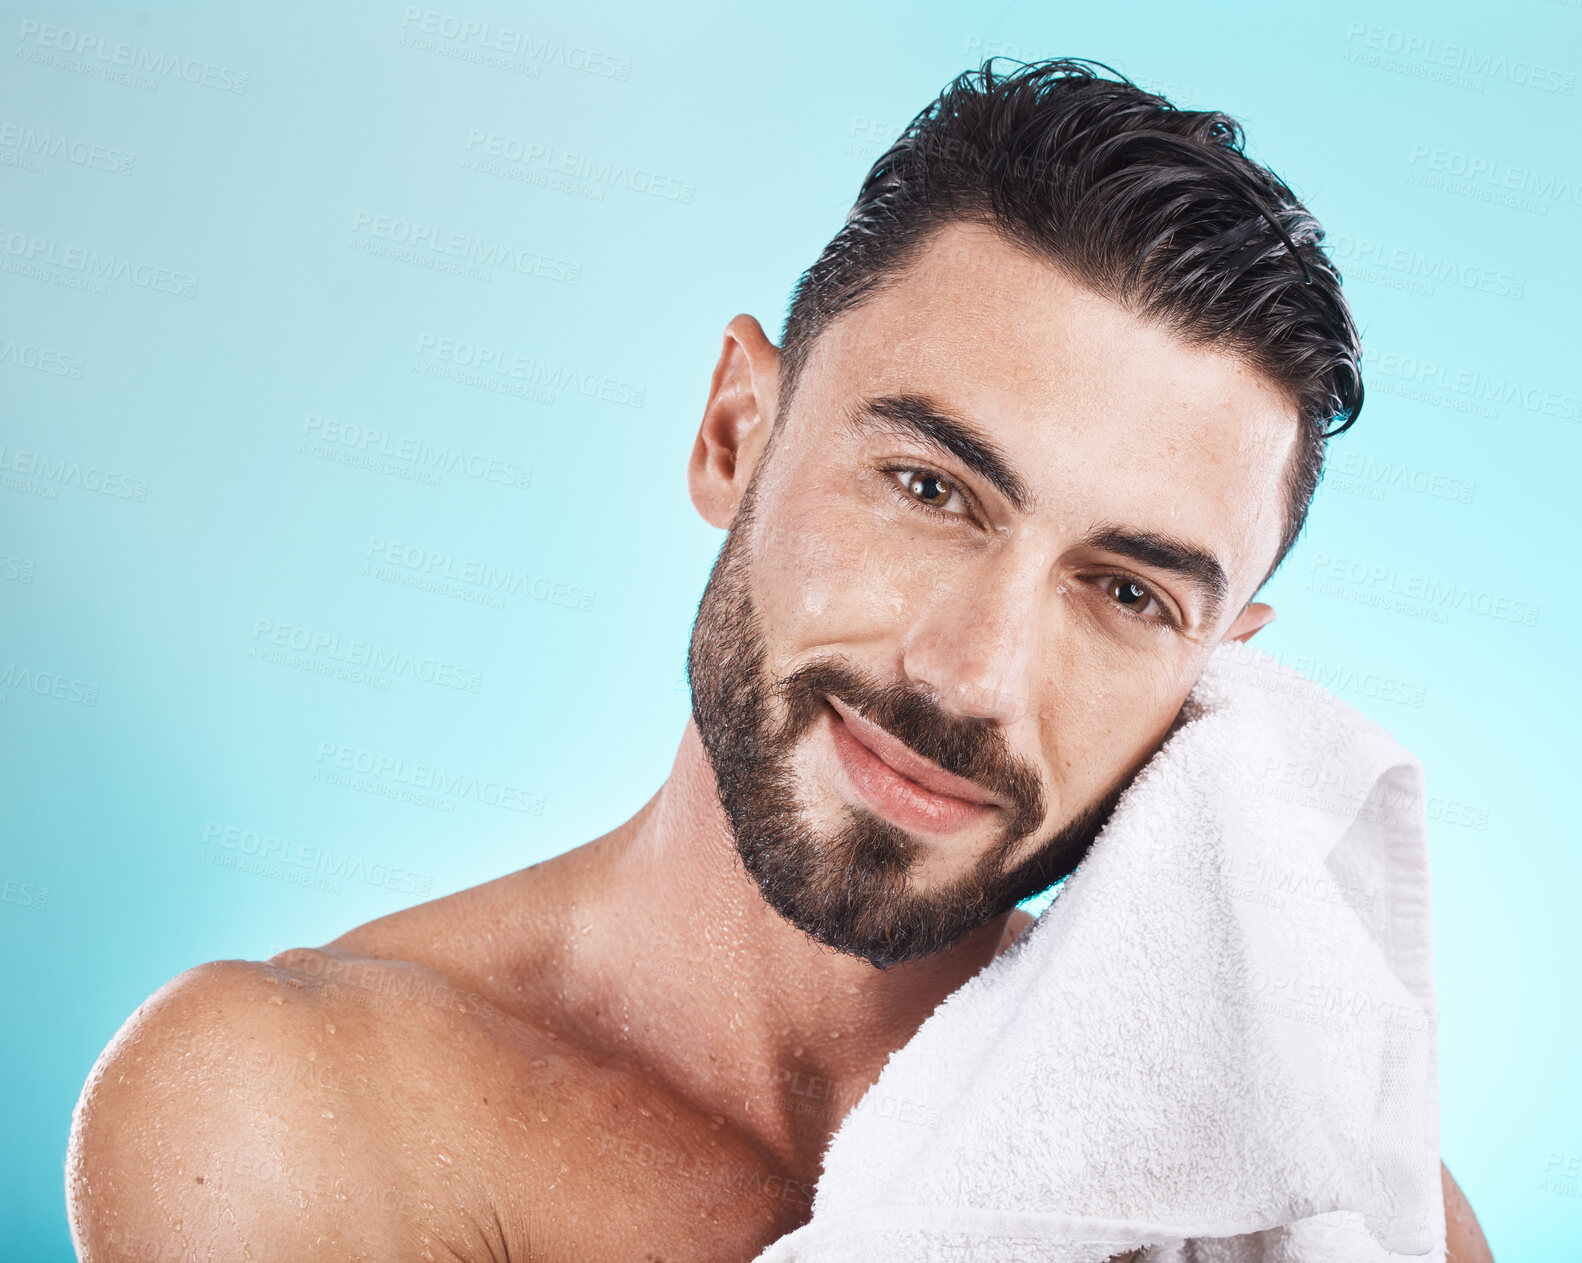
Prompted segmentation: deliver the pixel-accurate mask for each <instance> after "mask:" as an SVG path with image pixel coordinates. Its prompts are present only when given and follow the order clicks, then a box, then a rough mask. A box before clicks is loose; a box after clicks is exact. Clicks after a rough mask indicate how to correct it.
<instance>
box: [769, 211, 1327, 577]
mask: <svg viewBox="0 0 1582 1263" xmlns="http://www.w3.org/2000/svg"><path fill="white" fill-rule="evenodd" d="M804 387H805V388H806V389H807V391H808V394H807V396H806V398H807V399H808V403H809V408H808V409H803V408H801V407H800V406H798V407H794V409H793V411H798V412H804V413H809V412H811V413H815V414H818V415H816V416H811V417H809V422H810V423H811V424H813V425H816V426H817V427H818V428H819V429H821V430H822V429H823V428H824V427H825V426H827V425H830V424H833V422H834V420H835V413H834V411H832V410H839V409H842V408H843V407H844V406H846V405H847V404H849V403H851V402H854V401H856V400H858V399H861V398H872V397H877V396H881V395H887V394H900V393H910V394H923V395H927V396H929V397H930V398H931V399H933V400H934V401H935V402H937V403H939V404H941V405H943V406H945V407H947V408H948V409H949V410H950V411H952V412H955V413H957V414H959V415H960V416H962V417H964V418H965V419H967V420H968V421H970V422H971V423H972V424H973V425H975V426H976V427H977V428H979V429H981V430H982V431H983V432H984V433H985V434H986V435H988V436H989V437H991V438H992V439H993V440H994V442H995V443H996V444H997V445H998V446H999V447H1000V448H1001V450H1002V451H1004V452H1005V453H1006V455H1007V457H1008V459H1009V461H1010V462H1011V464H1012V465H1013V467H1014V469H1015V470H1016V472H1017V473H1018V474H1019V475H1020V476H1021V477H1022V478H1023V480H1024V481H1025V482H1027V484H1028V485H1029V486H1030V488H1031V489H1032V492H1033V495H1034V497H1035V508H1034V514H1033V517H1034V518H1035V519H1039V518H1041V519H1044V520H1047V521H1049V522H1051V523H1052V524H1055V525H1059V526H1060V527H1061V528H1062V529H1067V528H1069V529H1071V530H1073V531H1080V530H1082V529H1085V528H1086V527H1088V526H1091V525H1093V524H1094V523H1095V522H1097V521H1106V522H1112V523H1118V524H1124V525H1128V526H1135V527H1139V528H1143V529H1155V530H1162V531H1167V532H1168V533H1170V534H1172V535H1178V536H1185V537H1188V538H1192V539H1194V540H1196V541H1198V542H1200V543H1202V544H1203V545H1205V546H1206V547H1208V548H1209V549H1210V550H1211V551H1213V552H1215V553H1216V555H1218V556H1219V557H1220V559H1221V561H1222V562H1224V564H1225V566H1226V569H1227V571H1228V572H1229V574H1230V576H1231V579H1232V589H1233V592H1235V593H1236V594H1237V595H1238V596H1241V595H1242V594H1241V592H1240V589H1239V586H1238V580H1239V579H1240V578H1242V577H1243V575H1242V573H1241V572H1246V574H1247V575H1249V576H1250V581H1251V582H1256V579H1258V578H1261V577H1262V575H1263V573H1264V570H1265V569H1267V567H1268V564H1269V563H1270V562H1271V561H1272V560H1273V557H1274V552H1275V549H1276V548H1277V547H1278V544H1279V539H1280V536H1281V533H1282V530H1283V527H1284V521H1285V513H1286V503H1285V493H1284V487H1283V475H1284V472H1285V469H1286V466H1287V462H1288V461H1289V459H1290V457H1291V454H1292V452H1293V450H1294V448H1295V445H1296V440H1297V435H1298V430H1297V412H1296V409H1295V407H1294V405H1293V404H1292V403H1291V401H1290V400H1289V399H1288V398H1287V396H1286V395H1285V394H1284V393H1283V392H1282V391H1281V390H1280V389H1279V388H1278V387H1276V386H1275V385H1274V384H1273V383H1271V382H1269V381H1268V380H1267V379H1265V378H1264V377H1263V376H1261V375H1260V374H1259V373H1257V372H1256V370H1254V369H1253V368H1251V367H1250V366H1249V365H1247V364H1245V363H1244V362H1243V361H1242V360H1240V359H1239V358H1237V357H1235V356H1233V355H1229V354H1227V353H1225V352H1222V351H1218V350H1213V349H1209V348H1206V347H1201V346H1192V345H1189V344H1188V343H1186V342H1185V341H1183V340H1182V339H1181V338H1179V337H1178V336H1177V335H1175V334H1173V333H1171V332H1169V331H1168V330H1166V329H1163V328H1160V327H1158V326H1156V325H1152V324H1149V323H1147V322H1145V321H1143V320H1142V319H1141V318H1139V317H1138V316H1136V315H1134V314H1132V313H1131V312H1129V311H1127V310H1126V309H1125V308H1123V307H1121V306H1120V305H1119V304H1117V303H1116V302H1114V301H1112V300H1110V299H1107V298H1101V297H1099V296H1097V295H1096V294H1094V293H1093V292H1092V291H1091V290H1089V289H1087V288H1085V287H1083V286H1081V285H1078V284H1076V283H1074V282H1072V281H1071V280H1069V279H1068V278H1067V277H1065V276H1064V275H1063V274H1062V273H1061V272H1059V271H1057V270H1056V269H1055V268H1053V267H1052V266H1050V265H1049V264H1048V263H1046V262H1044V261H1043V260H1041V259H1038V258H1036V257H1034V256H1033V255H1031V254H1029V253H1027V252H1025V251H1023V250H1022V249H1021V248H1019V247H1017V246H1014V245H1011V244H1009V243H1007V242H1005V241H1004V240H1002V239H1001V238H1000V237H999V236H997V235H996V234H995V233H993V232H992V231H991V230H990V229H988V228H985V227H983V226H982V225H979V224H951V225H948V226H947V227H945V228H943V229H941V230H940V231H939V232H938V233H937V234H935V235H934V237H933V238H932V239H931V240H930V241H929V243H928V244H927V245H926V247H925V248H924V250H923V251H922V253H921V254H920V256H919V257H918V258H917V259H916V260H915V262H914V263H913V264H912V265H911V266H910V267H909V268H907V270H906V271H905V272H904V273H902V274H901V275H900V276H899V277H898V278H896V279H895V280H894V281H893V282H892V283H891V284H890V285H888V286H887V287H886V288H885V289H884V290H882V291H881V292H880V293H878V294H877V295H876V296H874V297H873V298H871V299H869V300H868V301H867V302H866V303H864V304H863V305H861V306H859V307H856V308H854V309H852V310H849V311H847V312H844V313H842V315H841V316H840V317H839V318H837V319H836V320H834V321H832V322H831V323H830V325H829V327H828V328H827V329H826V330H825V331H824V333H823V334H822V335H821V336H820V337H819V339H818V340H817V342H816V343H815V344H814V346H813V348H812V350H811V354H810V356H809V360H808V364H807V368H806V376H805V379H804V383H803V385H799V386H798V388H797V389H798V396H797V397H798V399H799V400H800V399H803V398H804V395H803V393H802V392H803V390H804ZM815 399H817V400H818V401H819V405H820V406H819V407H818V408H816V409H815V408H812V407H811V405H812V403H813V401H814V400H815ZM1253 571H1255V572H1256V573H1255V574H1253V573H1252V572H1253ZM1250 595H1251V591H1250V589H1248V590H1247V591H1246V593H1245V596H1250ZM1245 596H1243V597H1242V599H1245Z"/></svg>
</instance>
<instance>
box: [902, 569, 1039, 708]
mask: <svg viewBox="0 0 1582 1263" xmlns="http://www.w3.org/2000/svg"><path fill="white" fill-rule="evenodd" d="M1010 552H1011V550H1009V549H1007V550H1005V552H1004V553H1002V554H1001V555H1000V556H998V557H996V558H981V559H980V560H979V562H978V563H976V564H973V565H970V566H967V567H964V568H963V570H962V571H961V573H960V574H958V575H957V576H956V577H955V581H954V582H950V583H946V584H943V585H941V586H940V587H939V588H938V589H937V590H935V591H932V592H930V593H929V595H928V598H927V600H926V602H925V603H924V605H923V606H922V608H921V609H920V610H919V612H918V615H917V618H916V620H915V621H914V622H913V623H912V625H911V627H910V628H909V630H908V633H907V635H906V638H905V640H904V641H903V644H902V654H901V668H902V670H903V672H904V673H905V674H906V676H907V678H908V679H910V680H911V681H912V682H913V683H915V684H919V685H921V686H923V687H925V688H927V689H929V690H930V691H931V692H932V693H933V695H934V698H935V700H936V701H937V702H939V704H940V705H942V706H944V707H946V708H948V709H950V710H953V711H955V712H956V713H957V714H959V715H963V716H967V717H970V718H976V719H989V720H993V721H994V722H996V723H998V724H1000V725H1002V726H1004V725H1009V724H1011V723H1013V722H1015V721H1016V720H1017V719H1020V718H1021V717H1022V716H1024V715H1026V714H1027V713H1028V710H1029V709H1030V707H1031V704H1032V698H1031V691H1030V690H1031V682H1032V671H1031V666H1032V663H1033V661H1034V658H1035V652H1036V649H1037V643H1038V635H1039V611H1040V605H1041V596H1042V589H1043V583H1044V580H1045V578H1046V571H1045V569H1044V567H1043V566H1042V565H1036V566H1035V565H1032V564H1028V563H1027V562H1018V560H1017V559H1016V558H1014V557H1013V556H1011V555H1010Z"/></svg>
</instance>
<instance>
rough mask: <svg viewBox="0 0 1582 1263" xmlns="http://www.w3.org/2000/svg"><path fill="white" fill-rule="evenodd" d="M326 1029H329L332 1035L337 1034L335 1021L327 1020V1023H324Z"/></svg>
mask: <svg viewBox="0 0 1582 1263" xmlns="http://www.w3.org/2000/svg"><path fill="white" fill-rule="evenodd" d="M324 1029H325V1030H326V1031H328V1032H329V1033H330V1034H331V1035H333V1034H335V1023H334V1022H326V1023H324Z"/></svg>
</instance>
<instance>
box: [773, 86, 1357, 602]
mask: <svg viewBox="0 0 1582 1263" xmlns="http://www.w3.org/2000/svg"><path fill="white" fill-rule="evenodd" d="M996 60H997V59H996V58H993V57H991V58H989V59H988V60H987V61H985V62H984V63H983V64H982V66H980V67H979V68H978V69H977V70H969V71H966V72H964V73H963V74H961V75H959V76H957V78H956V79H954V80H953V81H952V82H951V83H950V84H949V85H948V86H947V87H946V88H945V90H944V91H943V92H942V93H940V95H939V97H938V98H937V99H936V100H935V101H933V102H932V103H931V104H929V105H928V106H927V107H926V108H925V109H923V111H922V112H921V113H919V114H918V115H917V117H916V118H914V119H913V120H912V121H911V122H910V123H909V124H908V125H907V126H906V128H905V130H903V131H902V133H901V135H900V136H899V137H898V138H897V139H896V141H895V143H894V144H892V145H891V146H890V148H889V149H888V150H886V151H885V153H884V154H883V155H881V156H880V158H879V159H878V161H876V162H875V163H874V164H873V166H872V168H870V170H869V172H868V175H867V178H866V179H864V181H863V184H862V191H861V192H860V193H859V194H858V195H857V201H856V203H855V204H854V205H853V206H852V208H851V211H850V213H849V214H848V215H847V216H846V223H845V226H844V227H842V228H841V230H840V231H839V232H838V233H836V234H835V237H834V239H833V240H831V241H830V243H829V244H828V245H827V246H825V247H824V251H823V253H822V254H820V255H819V257H818V260H817V261H816V262H815V263H814V264H813V266H812V267H810V268H809V269H808V270H807V271H806V272H804V273H803V274H802V277H801V279H800V280H799V281H798V282H797V285H796V289H795V291H794V292H793V294H792V299H791V306H790V310H789V312H788V314H787V316H786V322H785V328H784V331H783V333H782V335H781V385H780V408H779V415H784V414H785V411H786V409H787V408H788V407H789V406H790V402H791V399H792V397H793V395H794V394H795V391H796V384H797V380H798V378H799V377H800V375H801V373H802V370H803V369H804V367H805V366H806V363H807V359H808V355H809V352H810V350H811V348H812V345H813V343H814V341H815V340H816V339H817V338H818V336H819V334H820V333H821V332H822V331H823V330H824V328H825V327H826V326H827V325H828V324H829V322H830V321H831V320H833V319H834V318H835V317H836V316H838V315H840V314H841V313H842V312H846V311H849V310H851V309H853V308H855V307H857V306H859V305H861V304H862V303H863V302H865V301H866V300H867V299H869V298H871V297H873V296H874V295H876V294H877V293H879V292H881V291H882V290H883V289H884V288H886V287H887V286H888V285H890V284H892V283H893V282H895V281H896V280H898V279H899V278H900V276H901V274H902V273H903V272H904V270H905V269H906V268H907V266H908V265H909V264H910V263H912V262H913V261H914V260H915V259H916V257H917V255H918V254H919V253H920V251H921V249H922V247H923V246H924V245H925V244H926V243H927V241H928V240H929V239H930V238H931V237H932V236H933V234H934V233H935V232H936V231H937V230H939V229H941V228H943V227H944V226H945V225H947V224H950V223H960V222H975V223H979V224H982V225H984V226H986V227H988V228H990V229H992V230H993V231H995V232H996V233H998V234H999V236H1000V237H1001V238H1002V239H1003V240H1005V241H1007V242H1009V243H1011V244H1013V245H1018V246H1020V247H1022V248H1023V249H1026V250H1028V251H1030V252H1031V253H1032V254H1034V255H1035V256H1036V257H1039V258H1043V259H1046V260H1047V261H1048V262H1049V263H1051V264H1052V265H1053V266H1055V267H1056V268H1058V269H1059V270H1060V271H1061V272H1062V273H1064V274H1065V275H1066V276H1067V277H1068V278H1069V279H1070V280H1072V281H1074V282H1075V283H1077V284H1079V285H1082V286H1084V287H1086V288H1088V289H1090V290H1091V291H1093V292H1094V293H1095V294H1097V295H1099V296H1101V297H1104V298H1108V299H1111V300H1112V301H1115V302H1117V303H1119V304H1120V305H1121V306H1123V307H1124V308H1125V309H1127V310H1128V311H1130V312H1132V313H1133V314H1135V315H1137V316H1139V317H1140V318H1142V319H1145V320H1148V321H1149V322H1151V323H1155V324H1157V325H1159V326H1160V327H1163V328H1165V329H1167V330H1168V331H1170V332H1171V333H1172V334H1174V335H1175V336H1177V337H1179V338H1181V339H1182V340H1183V341H1185V342H1187V343H1188V344H1191V345H1200V346H1212V347H1214V348H1215V349H1217V350H1222V351H1225V352H1229V353H1231V354H1235V355H1237V356H1239V357H1241V358H1242V359H1244V361H1245V362H1246V363H1248V364H1249V365H1250V366H1251V367H1252V368H1254V369H1255V370H1256V371H1257V372H1258V373H1260V374H1261V375H1262V376H1263V377H1264V378H1265V379H1267V380H1268V381H1270V382H1272V383H1273V384H1274V385H1276V386H1277V387H1279V388H1280V389H1281V390H1282V391H1283V392H1284V393H1285V394H1286V395H1287V396H1288V398H1289V399H1290V400H1291V401H1292V402H1293V404H1294V405H1295V407H1296V410H1297V412H1298V415H1299V418H1300V426H1301V436H1300V439H1299V441H1298V445H1297V449H1296V451H1295V453H1294V454H1293V457H1292V459H1291V461H1290V464H1289V466H1288V468H1287V470H1286V474H1285V491H1286V501H1287V504H1286V523H1285V532H1284V536H1283V538H1282V539H1281V541H1280V547H1279V550H1278V552H1277V553H1276V554H1275V558H1274V563H1273V565H1271V566H1270V567H1269V570H1268V572H1267V573H1266V574H1265V575H1264V577H1263V580H1262V581H1260V584H1259V586H1260V587H1261V586H1262V585H1263V583H1266V582H1267V581H1268V579H1269V577H1270V575H1272V574H1273V573H1274V572H1275V570H1277V569H1278V568H1279V566H1280V563H1281V562H1282V561H1283V560H1284V559H1285V556H1286V554H1287V553H1288V552H1289V551H1290V549H1291V546H1292V545H1293V544H1295V542H1296V540H1297V537H1298V536H1299V535H1300V534H1301V530H1302V527H1303V524H1304V523H1305V522H1306V520H1307V513H1308V509H1309V507H1310V505H1311V503H1312V498H1313V492H1314V490H1315V489H1316V488H1317V486H1318V481H1319V478H1320V476H1321V475H1322V472H1323V466H1324V453H1325V447H1326V443H1327V440H1328V439H1330V438H1332V437H1333V436H1334V435H1335V434H1338V433H1340V432H1341V431H1342V430H1345V429H1347V428H1348V427H1350V426H1351V424H1352V423H1353V422H1354V421H1356V419H1357V416H1358V413H1359V412H1360V411H1361V409H1362V394H1363V392H1362V375H1361V370H1360V365H1359V361H1360V356H1361V347H1360V345H1359V340H1358V335H1357V329H1356V326H1355V324H1354V323H1353V321H1352V317H1351V311H1350V308H1349V307H1348V305H1347V303H1346V299H1345V296H1344V295H1343V294H1342V293H1341V287H1340V273H1339V272H1338V271H1336V269H1335V267H1334V265H1333V264H1332V263H1331V262H1330V261H1329V259H1328V257H1327V256H1326V255H1325V254H1324V252H1323V250H1322V249H1320V243H1321V242H1322V241H1323V239H1324V230H1323V228H1322V226H1321V225H1320V224H1319V222H1318V221H1317V220H1316V219H1315V218H1314V217H1313V216H1312V215H1311V214H1310V213H1309V212H1308V210H1307V208H1306V207H1304V206H1303V205H1302V203H1301V202H1300V201H1298V200H1297V198H1296V195H1295V194H1293V193H1292V192H1291V190H1290V189H1289V188H1288V187H1286V185H1285V184H1284V182H1283V181H1281V180H1280V178H1279V177H1278V176H1276V175H1275V174H1274V173H1273V172H1272V171H1270V170H1269V169H1268V168H1267V167H1264V166H1262V165H1260V164H1259V163H1257V162H1255V161H1253V160H1252V159H1251V158H1249V157H1247V155H1246V154H1245V153H1244V152H1243V146H1244V144H1245V141H1244V138H1243V135H1242V130H1241V126H1240V125H1239V124H1238V123H1237V122H1236V121H1235V120H1234V119H1232V118H1231V117H1229V116H1228V115H1225V114H1222V113H1220V112H1218V111H1216V110H1182V109H1177V108H1176V107H1175V106H1173V105H1171V104H1170V102H1169V101H1167V100H1166V99H1165V98H1163V97H1161V96H1157V95H1155V94H1154V93H1151V92H1147V91H1144V90H1143V89H1142V88H1139V87H1138V86H1137V85H1136V84H1135V83H1133V82H1132V81H1131V80H1130V79H1127V78H1126V77H1125V76H1124V75H1121V74H1120V73H1119V72H1117V71H1115V70H1113V69H1111V68H1110V67H1109V66H1105V65H1103V64H1102V63H1099V62H1093V61H1088V60H1086V59H1068V58H1062V59H1052V60H1047V61H1039V62H1032V63H1022V62H1018V63H1014V64H1015V66H1016V69H1014V70H1012V71H1011V72H1010V73H996V72H995V69H994V62H995V61H996ZM1100 71H1103V72H1106V73H1105V74H1100V73H1099V72H1100ZM1342 417H1343V418H1344V423H1343V424H1341V425H1340V426H1339V427H1337V428H1335V429H1333V430H1330V429H1328V427H1329V425H1330V424H1331V423H1332V422H1333V421H1335V420H1337V419H1339V418H1342ZM777 421H778V417H777ZM775 428H778V425H777V426H776V427H775Z"/></svg>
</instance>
